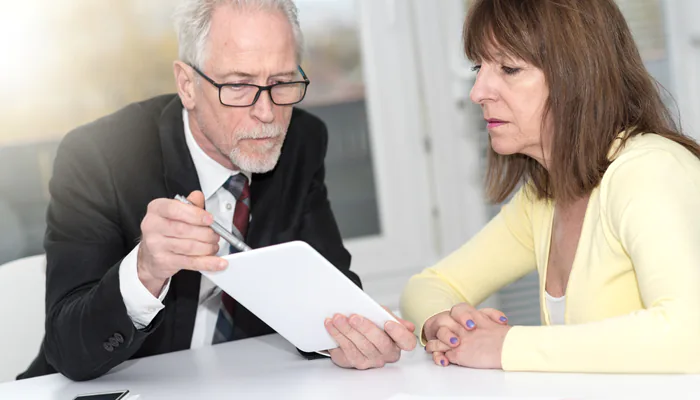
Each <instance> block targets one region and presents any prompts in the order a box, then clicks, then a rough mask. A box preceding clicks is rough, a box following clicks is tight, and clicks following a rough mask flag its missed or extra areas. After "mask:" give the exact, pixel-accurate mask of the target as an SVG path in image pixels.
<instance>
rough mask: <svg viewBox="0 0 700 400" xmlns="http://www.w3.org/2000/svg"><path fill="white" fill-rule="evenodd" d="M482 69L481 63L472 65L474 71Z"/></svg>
mask: <svg viewBox="0 0 700 400" xmlns="http://www.w3.org/2000/svg"><path fill="white" fill-rule="evenodd" d="M480 69H481V65H475V66H473V67H472V71H474V72H479V70H480Z"/></svg>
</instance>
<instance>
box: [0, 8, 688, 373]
mask: <svg viewBox="0 0 700 400" xmlns="http://www.w3.org/2000/svg"><path fill="white" fill-rule="evenodd" d="M296 2H297V5H298V7H299V10H300V20H301V25H302V30H303V31H304V34H305V37H306V42H307V51H306V56H305V60H304V62H303V64H302V66H303V68H304V70H305V71H306V72H307V75H308V76H309V78H310V79H311V82H312V83H311V85H310V86H309V92H308V95H307V97H306V99H305V100H304V102H303V103H302V104H301V105H300V107H301V108H305V109H307V110H309V111H311V112H313V113H315V114H317V115H318V116H319V117H321V118H322V119H324V120H325V122H326V123H327V125H328V127H329V134H330V142H329V149H328V156H327V185H328V189H329V194H330V197H331V204H332V207H333V210H334V212H335V215H336V217H337V220H338V223H339V225H340V229H341V232H342V234H343V237H344V239H345V241H346V245H347V247H348V249H349V250H350V251H351V253H352V254H353V268H354V269H355V271H357V272H358V273H359V274H360V275H361V277H362V278H363V281H364V282H365V287H366V290H367V291H368V292H369V293H370V295H372V296H373V297H374V298H375V299H377V301H380V302H381V303H383V304H387V305H389V306H391V307H394V308H395V307H396V306H398V295H399V293H400V291H401V289H402V287H403V285H404V284H405V283H406V280H407V279H408V277H410V276H411V275H412V274H414V273H416V272H418V271H420V270H421V269H422V268H425V267H426V266H429V265H430V264H431V263H433V262H435V261H436V260H438V259H439V258H441V257H443V256H445V255H446V254H448V253H449V252H451V251H453V250H454V249H456V248H457V247H458V246H459V245H461V244H462V243H464V242H465V241H466V240H467V239H468V238H469V237H471V235H473V234H474V233H475V232H476V231H477V230H478V229H479V228H480V227H482V226H483V225H484V224H485V223H486V222H487V221H488V219H489V218H491V217H492V216H493V215H494V213H495V212H497V210H498V205H489V204H486V203H485V202H484V199H483V193H482V187H481V184H482V177H483V173H484V155H485V154H486V153H485V148H486V147H485V146H486V145H487V135H486V131H485V126H484V124H483V120H482V117H481V113H480V111H479V109H478V107H476V106H474V105H473V104H471V103H470V101H469V98H468V95H469V88H470V87H471V85H472V84H473V79H474V75H473V73H472V72H471V70H470V64H469V63H468V62H467V61H466V60H465V59H464V57H463V55H462V52H461V45H462V43H461V30H462V23H463V19H464V15H465V12H466V7H468V3H469V1H464V0H297V1H296ZM617 2H618V4H619V5H620V7H621V9H622V10H623V12H624V14H625V16H626V18H627V20H628V23H629V25H630V27H631V29H632V31H633V33H634V35H635V39H636V40H637V43H638V45H639V47H640V49H641V51H642V55H643V57H644V59H645V62H646V64H647V67H648V69H649V71H650V72H651V73H652V74H653V75H654V77H655V78H656V79H657V80H658V81H659V83H660V84H661V85H662V86H663V87H664V88H665V90H666V91H667V94H666V97H665V98H666V99H667V102H668V105H669V106H670V107H671V108H672V109H673V110H674V112H676V113H677V114H678V115H679V116H680V122H681V123H682V126H683V128H684V130H685V131H686V132H687V133H690V134H691V135H693V136H694V137H696V138H699V137H700V132H699V131H698V130H697V129H698V128H700V117H699V113H698V112H697V111H698V110H700V28H698V26H699V25H698V24H697V23H693V21H697V20H698V19H700V2H697V1H695V0H618V1H617ZM175 3H176V1H175V0H148V1H145V0H120V1H94V0H70V1H67V0H63V1H55V0H24V1H22V2H16V1H10V0H0V6H1V7H0V9H1V10H2V12H0V40H1V41H2V47H1V48H2V49H3V57H0V88H2V89H3V90H2V92H0V93H1V94H0V99H1V100H0V101H1V102H2V107H0V239H1V240H0V264H4V263H8V262H11V261H14V260H19V259H23V258H25V257H31V256H36V257H35V258H33V259H34V260H37V259H41V255H42V254H43V246H42V239H43V234H44V229H45V222H44V217H45V210H46V206H47V204H48V201H49V197H48V192H47V183H48V180H49V179H50V177H51V173H52V163H53V157H54V155H55V150H56V147H57V145H58V143H59V141H60V140H61V138H62V137H63V135H65V134H66V133H67V132H68V131H70V130H71V129H73V128H75V127H77V126H79V125H81V124H84V123H87V122H90V121H92V120H94V119H96V118H99V117H101V116H103V115H106V114H108V113H111V112H113V111H116V110H117V109H119V108H121V107H123V106H125V105H127V104H128V103H130V102H134V101H139V100H143V99H146V98H148V97H151V96H154V95H157V94H161V93H169V92H173V91H174V83H173V76H172V62H173V60H175V59H176V57H177V42H176V38H175V34H174V31H173V28H172V23H171V14H172V11H173V9H174V4H175ZM677 105H678V106H677ZM19 264H20V262H16V263H14V264H12V265H19ZM14 270H16V271H18V272H10V267H7V266H5V267H4V266H0V296H2V299H0V315H3V317H4V316H5V315H6V313H11V312H15V313H16V311H13V310H15V309H16V307H15V303H16V302H15V299H18V298H22V296H26V295H27V292H28V291H29V292H31V294H32V296H33V297H34V298H35V300H33V301H34V302H35V303H36V306H32V307H35V308H36V310H33V311H31V312H27V311H23V313H24V315H29V317H28V319H29V320H30V322H31V321H35V325H32V326H36V327H37V328H36V329H33V328H32V329H29V328H27V329H26V331H27V332H28V333H27V332H25V333H23V334H22V335H23V340H25V341H29V342H32V341H35V342H36V344H35V346H38V341H39V340H40V338H41V334H42V333H43V331H42V329H43V328H42V326H43V325H42V321H41V318H43V314H41V313H43V309H42V308H41V307H43V305H42V304H43V286H42V285H43V281H41V277H40V276H38V275H36V274H35V275H31V274H29V275H27V274H25V275H23V274H22V271H21V268H17V267H15V268H14ZM537 287H538V280H537V277H536V275H531V276H528V277H525V278H523V279H522V280H520V281H518V282H516V283H514V284H512V285H510V286H508V287H506V288H504V289H503V290H502V291H500V292H499V293H498V294H496V295H494V296H493V297H492V298H490V299H489V300H487V303H488V304H489V305H492V306H495V307H499V308H501V309H502V310H503V311H504V312H505V313H506V314H507V315H508V316H509V317H510V320H511V322H512V323H514V324H539V323H540V317H539V300H538V298H537ZM32 304H33V303H32ZM27 307H29V306H27ZM27 313H28V314H27ZM39 314H41V316H39ZM12 324H13V325H14V323H12ZM5 334H6V335H7V334H9V333H7V332H5ZM8 340H10V339H8ZM11 340H15V339H11ZM3 341H4V340H2V341H0V342H3ZM37 348H38V347H34V348H32V349H31V351H29V353H30V354H29V355H26V354H24V353H27V352H26V351H24V353H23V354H20V355H18V356H17V357H18V358H17V359H16V360H15V361H7V362H6V363H5V362H3V363H2V364H3V365H0V381H2V380H4V379H7V378H8V376H9V374H10V372H5V371H4V370H2V368H4V367H6V366H8V365H9V367H7V368H9V371H14V372H13V373H17V372H19V371H20V370H22V369H23V368H24V367H25V366H26V362H28V361H29V359H30V358H31V357H32V356H33V355H34V354H35V351H36V349H37ZM21 362H24V365H20V366H19V367H17V363H20V364H21ZM3 373H4V375H3Z"/></svg>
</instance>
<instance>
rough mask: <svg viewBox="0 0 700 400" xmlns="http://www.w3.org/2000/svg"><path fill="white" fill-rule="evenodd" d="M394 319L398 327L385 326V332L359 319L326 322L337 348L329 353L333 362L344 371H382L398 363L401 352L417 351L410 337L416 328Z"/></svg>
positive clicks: (351, 317)
mask: <svg viewBox="0 0 700 400" xmlns="http://www.w3.org/2000/svg"><path fill="white" fill-rule="evenodd" d="M384 308H385V309H386V307H384ZM387 311H389V310H388V309H387ZM392 315H393V314H392ZM394 317H395V318H396V319H397V320H398V321H399V322H400V324H397V323H395V322H387V323H386V325H385V326H384V331H382V330H381V329H380V328H379V327H377V326H376V325H375V324H373V323H372V322H371V321H369V320H367V319H365V318H363V317H361V316H359V315H351V316H350V318H347V317H346V316H344V315H335V316H334V317H333V319H327V320H326V323H325V326H326V330H327V331H328V333H330V335H331V336H332V337H333V339H335V341H336V343H338V346H339V347H338V348H335V349H332V350H330V355H331V359H332V360H333V362H334V363H335V364H336V365H338V366H340V367H343V368H357V369H369V368H381V367H383V366H384V365H385V364H386V363H394V362H397V361H398V360H399V358H401V350H403V351H411V350H413V349H414V348H415V347H416V336H415V335H414V334H413V331H415V329H416V327H415V326H414V325H413V324H412V323H410V322H408V321H406V320H403V319H400V318H398V317H396V316H394Z"/></svg>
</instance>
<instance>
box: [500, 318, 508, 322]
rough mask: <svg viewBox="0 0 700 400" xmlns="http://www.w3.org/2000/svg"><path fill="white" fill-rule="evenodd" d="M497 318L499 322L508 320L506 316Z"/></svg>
mask: <svg viewBox="0 0 700 400" xmlns="http://www.w3.org/2000/svg"><path fill="white" fill-rule="evenodd" d="M499 319H500V320H501V322H506V321H508V318H506V317H501V318H499Z"/></svg>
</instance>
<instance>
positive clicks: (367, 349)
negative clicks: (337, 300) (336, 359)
mask: <svg viewBox="0 0 700 400" xmlns="http://www.w3.org/2000/svg"><path fill="white" fill-rule="evenodd" d="M332 321H333V326H335V328H336V329H337V330H338V331H339V332H340V333H341V334H342V335H343V336H344V337H346V338H347V339H348V340H349V341H350V342H352V344H354V345H355V347H356V348H357V350H359V351H360V353H362V355H363V357H364V358H366V359H367V360H369V361H370V363H374V362H381V361H382V354H381V353H380V352H379V350H377V348H376V347H374V345H373V344H372V342H370V341H369V340H368V339H367V338H366V337H365V336H364V335H363V334H361V333H360V332H358V331H357V330H356V329H355V328H354V327H353V326H352V325H350V321H349V320H348V319H347V318H346V317H345V316H344V315H336V316H335V317H333V320H332ZM341 347H342V346H341ZM350 359H351V361H352V362H353V365H354V366H355V367H359V365H361V364H356V363H355V360H353V359H352V357H350Z"/></svg>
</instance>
